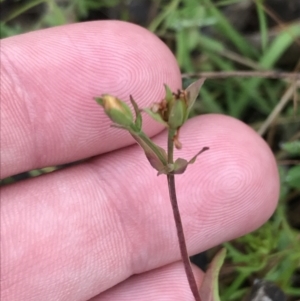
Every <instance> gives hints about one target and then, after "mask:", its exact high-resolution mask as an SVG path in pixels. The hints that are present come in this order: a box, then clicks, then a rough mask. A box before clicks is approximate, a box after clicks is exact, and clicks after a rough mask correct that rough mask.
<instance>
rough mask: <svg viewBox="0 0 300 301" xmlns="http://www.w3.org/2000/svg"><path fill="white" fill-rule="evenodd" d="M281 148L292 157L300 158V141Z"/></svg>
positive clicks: (284, 144)
mask: <svg viewBox="0 0 300 301" xmlns="http://www.w3.org/2000/svg"><path fill="white" fill-rule="evenodd" d="M281 148H282V149H283V150H285V151H286V152H288V153H289V154H291V155H295V156H300V140H296V141H292V142H286V143H283V144H282V145H281Z"/></svg>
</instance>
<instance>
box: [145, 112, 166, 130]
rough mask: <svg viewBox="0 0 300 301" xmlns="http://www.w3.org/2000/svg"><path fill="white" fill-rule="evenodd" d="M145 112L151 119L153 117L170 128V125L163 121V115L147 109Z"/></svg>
mask: <svg viewBox="0 0 300 301" xmlns="http://www.w3.org/2000/svg"><path fill="white" fill-rule="evenodd" d="M143 111H144V112H146V113H147V114H148V115H149V116H150V117H152V118H153V119H154V120H155V121H157V122H159V123H162V124H163V125H164V126H166V127H168V124H167V123H166V122H165V121H164V120H163V119H162V117H161V115H160V114H159V113H154V112H152V110H151V109H149V108H145V109H143Z"/></svg>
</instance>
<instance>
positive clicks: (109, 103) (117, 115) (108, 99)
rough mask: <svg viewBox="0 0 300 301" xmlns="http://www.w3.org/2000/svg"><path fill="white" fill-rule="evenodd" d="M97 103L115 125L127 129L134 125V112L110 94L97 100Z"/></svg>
mask: <svg viewBox="0 0 300 301" xmlns="http://www.w3.org/2000/svg"><path fill="white" fill-rule="evenodd" d="M96 101H97V102H98V103H99V104H100V105H101V106H102V107H103V108H104V111H105V113H106V115H107V116H108V117H109V118H110V119H111V120H112V121H113V122H114V123H116V124H118V125H121V126H125V127H127V126H131V125H132V124H134V120H133V115H132V112H131V110H130V108H129V106H128V105H127V104H126V103H125V102H123V101H121V100H120V99H118V98H116V97H114V96H111V95H108V94H104V95H103V96H102V97H101V98H96Z"/></svg>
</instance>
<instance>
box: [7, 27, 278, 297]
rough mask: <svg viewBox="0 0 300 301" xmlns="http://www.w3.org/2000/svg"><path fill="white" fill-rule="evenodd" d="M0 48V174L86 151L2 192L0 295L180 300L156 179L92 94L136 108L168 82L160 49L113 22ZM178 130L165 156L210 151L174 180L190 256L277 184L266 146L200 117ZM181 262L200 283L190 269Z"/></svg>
mask: <svg viewBox="0 0 300 301" xmlns="http://www.w3.org/2000/svg"><path fill="white" fill-rule="evenodd" d="M1 43H2V45H1V52H2V53H1V74H2V78H1V178H4V177H7V176H10V175H13V174H16V173H19V172H23V171H26V170H30V169H33V168H37V167H44V166H49V165H55V164H62V163H68V162H72V161H75V160H80V159H86V158H89V157H91V156H95V157H94V158H93V159H90V160H86V161H84V162H82V163H81V164H78V165H76V166H73V167H70V168H68V169H65V170H61V171H58V172H54V173H51V174H48V175H45V176H42V177H39V178H34V179H30V180H27V181H23V182H19V183H16V184H14V185H11V186H7V187H3V188H1V300H3V301H19V300H26V301H33V300H39V301H40V300H72V301H77V300H78V301H79V300H82V301H83V300H89V299H91V298H93V297H94V298H93V300H98V301H102V300H103V301H110V300H111V301H112V300H118V301H125V300H193V299H192V295H191V293H190V290H189V287H188V284H187V281H186V278H185V274H184V271H183V268H182V265H181V263H180V262H178V261H179V260H180V254H179V248H178V242H177V237H176V231H175V225H174V220H173V216H172V211H171V206H170V202H169V198H168V190H167V184H166V178H165V176H159V177H156V172H155V171H154V170H153V169H152V168H151V167H150V165H149V163H148V162H147V160H146V159H145V156H144V154H143V152H142V151H141V149H140V148H139V147H138V146H136V145H132V144H133V139H131V138H130V136H129V135H128V134H127V133H126V132H125V131H121V130H117V129H112V128H110V127H109V124H110V123H111V122H110V121H109V120H108V118H107V117H106V116H105V115H104V113H103V111H102V109H101V108H100V107H99V106H98V105H97V104H96V103H95V101H93V99H92V98H93V97H94V96H99V95H101V94H102V93H110V94H114V95H117V96H119V97H120V98H122V99H124V100H127V101H128V100H129V94H132V95H133V96H134V98H135V99H136V101H137V102H138V103H139V105H140V106H141V107H145V106H149V105H150V104H151V103H152V102H154V101H159V100H160V99H161V98H162V97H163V95H164V89H163V83H166V84H168V85H169V86H170V87H171V88H172V89H173V90H176V89H178V88H180V85H181V77H180V71H179V68H178V66H177V64H176V60H175V59H174V57H173V55H172V54H171V52H170V51H169V49H168V48H167V47H166V46H165V45H164V44H163V43H162V42H161V41H160V40H159V39H158V38H157V37H155V36H154V35H153V34H151V33H150V32H148V31H147V30H145V29H143V28H140V27H138V26H135V25H132V24H128V23H123V22H116V21H104V22H90V23H81V24H72V25H68V26H63V27H57V28H51V29H47V30H42V31H36V32H32V33H29V34H25V35H20V36H17V37H13V38H8V39H5V40H2V42H1ZM237 101H238V100H237ZM144 128H145V131H146V132H147V133H148V134H149V135H151V136H154V135H157V134H158V135H157V136H156V137H155V141H156V142H158V143H159V144H160V145H162V146H164V147H165V145H166V132H165V131H164V132H161V131H162V127H161V126H160V125H158V124H157V123H155V122H154V121H152V120H150V118H145V121H144ZM160 132H161V133H160ZM159 133H160V134H159ZM180 135H181V136H180V137H181V142H182V143H183V149H182V150H181V151H176V153H175V155H176V157H178V156H179V155H180V156H181V157H183V158H191V157H192V156H193V155H194V154H195V153H196V152H198V151H199V149H201V148H202V147H203V146H209V147H210V150H209V151H207V152H205V153H204V154H202V155H201V156H200V157H199V158H198V160H197V161H196V163H195V164H194V165H192V166H189V167H188V169H187V171H186V173H185V174H184V175H181V176H177V177H176V178H177V191H178V199H179V206H180V210H181V215H182V219H183V224H184V229H185V233H186V240H187V245H188V250H189V254H191V255H192V254H195V253H198V252H200V251H204V250H206V249H208V248H210V247H212V246H215V245H217V244H220V243H222V242H224V241H228V240H230V239H233V238H235V237H238V236H241V235H244V234H245V233H247V232H250V231H252V230H254V229H256V228H258V227H259V226H261V225H262V224H263V223H264V222H265V221H266V220H267V219H268V218H269V217H270V215H271V214H272V213H273V212H274V209H275V207H276V204H277V200H278V191H279V180H278V173H277V167H276V162H275V160H274V157H273V155H272V153H271V151H270V149H269V148H268V146H267V145H266V143H265V142H264V141H263V140H262V139H261V138H260V137H259V136H258V135H257V134H256V133H255V132H254V131H253V130H252V129H250V128H249V127H248V126H247V125H245V124H243V123H242V122H240V121H238V120H235V119H233V118H230V117H228V116H221V115H213V114H212V115H204V116H200V117H197V118H194V119H192V120H190V121H188V122H187V124H186V125H185V126H184V127H183V129H182V130H181V133H180ZM130 145H132V146H130ZM112 150H114V151H113V152H111V151H112ZM194 270H195V274H196V278H197V282H198V284H199V286H200V285H201V279H202V278H203V274H202V272H201V271H200V270H198V269H197V268H196V267H194ZM133 275H134V276H133Z"/></svg>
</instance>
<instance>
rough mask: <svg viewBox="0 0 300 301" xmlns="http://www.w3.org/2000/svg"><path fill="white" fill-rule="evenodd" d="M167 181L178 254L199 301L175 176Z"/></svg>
mask: <svg viewBox="0 0 300 301" xmlns="http://www.w3.org/2000/svg"><path fill="white" fill-rule="evenodd" d="M174 134H175V131H174V130H169V134H168V163H169V164H173V150H174V143H173V137H174ZM167 179H168V187H169V195H170V201H171V205H172V209H173V215H174V220H175V224H176V230H177V237H178V242H179V247H180V253H181V258H182V261H183V265H184V270H185V274H186V276H187V279H188V282H189V286H190V289H191V291H192V293H193V295H194V298H195V301H201V298H200V295H199V291H198V287H197V283H196V280H195V277H194V274H193V271H192V267H191V263H190V259H189V255H188V252H187V247H186V243H185V237H184V232H183V226H182V222H181V217H180V213H179V208H178V202H177V196H176V188H175V175H173V174H168V175H167Z"/></svg>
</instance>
